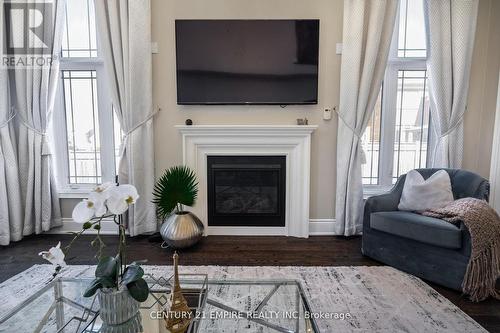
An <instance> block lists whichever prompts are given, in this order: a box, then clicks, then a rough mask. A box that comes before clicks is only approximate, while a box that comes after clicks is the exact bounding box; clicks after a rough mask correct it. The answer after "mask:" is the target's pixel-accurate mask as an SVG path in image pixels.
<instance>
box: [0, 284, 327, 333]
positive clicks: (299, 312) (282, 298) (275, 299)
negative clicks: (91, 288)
mask: <svg viewBox="0 0 500 333" xmlns="http://www.w3.org/2000/svg"><path fill="white" fill-rule="evenodd" d="M180 279H181V286H182V288H183V293H184V296H185V297H186V299H187V300H188V303H189V305H190V307H191V309H192V311H193V314H194V320H193V322H192V323H191V326H190V328H189V330H188V332H192V333H195V332H200V333H201V332H209V333H216V332H217V333H222V332H224V333H230V332H262V333H264V332H284V333H299V332H301V333H303V332H306V333H318V332H319V330H318V327H317V324H316V322H315V320H314V315H312V313H311V310H310V307H309V303H308V300H307V297H306V295H305V294H304V291H303V289H302V286H301V285H300V283H299V282H298V281H294V280H208V279H207V277H206V275H191V274H181V275H180ZM146 280H147V281H148V284H149V286H150V294H149V297H148V299H147V300H146V301H145V302H143V303H141V309H140V312H141V318H142V327H143V332H145V333H155V332H158V333H163V332H165V333H167V332H168V331H167V330H166V328H165V321H164V319H165V318H164V316H163V314H164V312H163V310H164V309H168V300H169V297H168V296H169V293H170V286H171V284H170V278H168V279H167V278H163V277H160V278H157V277H154V276H151V275H149V276H146ZM90 281H91V279H70V278H58V279H56V280H54V281H52V282H50V283H49V284H47V285H46V286H45V287H43V288H42V289H41V290H38V291H37V292H35V293H34V294H33V295H32V296H31V297H29V298H28V299H26V300H25V301H23V302H22V303H21V304H19V305H18V306H17V307H15V308H13V309H12V310H11V311H10V313H9V314H7V315H6V316H4V317H3V318H1V319H0V332H1V333H7V332H8V333H12V332H18V333H21V332H22V333H28V332H65V333H69V332H71V333H73V332H76V333H97V332H101V325H102V322H101V320H100V318H99V302H98V300H97V297H91V298H85V297H83V296H82V294H83V291H84V290H85V288H86V287H87V285H88V284H89V283H90Z"/></svg>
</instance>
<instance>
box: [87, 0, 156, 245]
mask: <svg viewBox="0 0 500 333" xmlns="http://www.w3.org/2000/svg"><path fill="white" fill-rule="evenodd" d="M96 16H97V28H98V29H97V34H98V38H99V41H100V43H101V44H100V45H101V50H102V52H103V57H104V61H105V65H106V68H107V73H108V75H109V79H108V81H109V82H110V90H111V95H112V99H113V101H112V102H113V107H114V109H115V112H116V115H117V118H118V120H119V122H120V125H121V127H122V130H123V132H124V138H123V142H122V149H121V159H120V165H119V181H120V183H130V184H133V185H134V186H135V187H136V188H137V190H138V192H139V195H140V199H139V200H138V201H137V203H136V204H135V205H134V206H133V207H131V209H130V210H129V213H128V217H127V223H128V229H129V232H130V235H131V236H135V235H139V234H142V233H149V232H155V231H156V230H157V222H156V211H155V207H154V205H153V203H152V199H153V197H152V193H153V188H154V141H153V119H152V118H153V115H154V111H153V103H152V59H151V3H150V0H108V1H96Z"/></svg>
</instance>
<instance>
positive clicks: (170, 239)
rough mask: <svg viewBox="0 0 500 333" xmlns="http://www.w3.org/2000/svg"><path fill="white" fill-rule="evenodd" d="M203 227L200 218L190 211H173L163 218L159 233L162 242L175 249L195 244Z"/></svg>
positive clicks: (201, 235) (201, 233) (200, 235)
mask: <svg viewBox="0 0 500 333" xmlns="http://www.w3.org/2000/svg"><path fill="white" fill-rule="evenodd" d="M204 229H205V227H204V226H203V223H202V222H201V221H200V219H199V218H198V217H197V216H196V215H194V214H193V213H191V212H180V213H174V214H172V215H170V216H169V217H167V218H166V219H165V222H163V224H162V226H161V228H160V234H161V237H162V238H163V240H164V244H167V245H168V246H169V247H172V248H175V249H181V248H185V247H189V246H192V245H194V244H196V243H197V242H198V241H199V240H200V239H201V237H203V231H204Z"/></svg>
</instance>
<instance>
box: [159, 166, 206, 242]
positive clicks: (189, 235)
mask: <svg viewBox="0 0 500 333" xmlns="http://www.w3.org/2000/svg"><path fill="white" fill-rule="evenodd" d="M197 195H198V182H197V180H196V175H195V173H194V172H193V171H192V170H191V169H190V168H189V167H187V166H174V167H171V168H170V169H168V170H166V171H165V173H164V174H163V175H162V176H161V177H160V179H158V181H157V183H156V185H155V188H154V192H153V196H154V200H153V202H154V203H155V204H156V206H157V212H158V217H159V218H160V219H161V220H163V221H164V222H163V224H162V226H161V228H160V234H161V236H162V238H163V240H164V244H167V245H168V246H170V247H173V248H185V247H189V246H192V245H194V244H195V243H197V242H198V241H199V240H200V239H201V237H202V236H203V231H204V226H203V223H202V222H201V221H200V219H199V218H198V217H197V216H196V215H195V214H193V213H192V212H189V211H187V210H185V209H184V206H193V205H194V204H195V202H196V197H197ZM162 246H163V245H162Z"/></svg>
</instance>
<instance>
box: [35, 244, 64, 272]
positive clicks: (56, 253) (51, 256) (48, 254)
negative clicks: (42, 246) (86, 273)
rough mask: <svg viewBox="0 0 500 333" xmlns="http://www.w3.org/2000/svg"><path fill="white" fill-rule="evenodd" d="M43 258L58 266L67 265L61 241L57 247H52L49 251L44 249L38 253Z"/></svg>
mask: <svg viewBox="0 0 500 333" xmlns="http://www.w3.org/2000/svg"><path fill="white" fill-rule="evenodd" d="M38 255H39V256H42V258H43V259H45V260H47V261H49V262H50V263H51V264H52V265H56V266H61V267H63V266H66V262H65V261H64V252H63V251H62V250H61V242H59V243H58V244H57V245H56V246H55V247H51V248H50V250H48V251H42V252H40V253H38Z"/></svg>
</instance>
